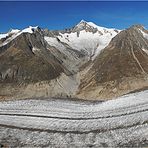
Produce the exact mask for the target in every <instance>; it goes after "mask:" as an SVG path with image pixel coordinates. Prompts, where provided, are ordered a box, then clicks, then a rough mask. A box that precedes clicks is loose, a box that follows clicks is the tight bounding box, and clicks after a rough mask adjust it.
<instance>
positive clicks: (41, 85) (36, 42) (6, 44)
mask: <svg viewBox="0 0 148 148" xmlns="http://www.w3.org/2000/svg"><path fill="white" fill-rule="evenodd" d="M147 39H148V31H147V30H146V29H145V28H144V27H142V26H141V25H134V26H131V27H130V28H128V29H124V30H122V31H121V30H117V29H114V28H113V29H108V28H105V27H100V26H96V25H95V24H94V23H92V22H86V21H84V20H82V21H81V22H79V23H78V24H77V25H75V26H74V27H72V28H71V29H66V30H62V31H50V30H47V29H41V28H40V27H38V26H36V27H32V26H30V27H28V28H25V29H23V30H11V31H10V32H8V33H6V34H0V61H1V62H0V88H1V90H0V96H6V98H7V97H8V96H10V98H27V97H41V96H44V97H48V96H50V97H61V96H62V97H71V96H72V97H78V98H82V99H90V98H91V99H108V98H113V97H116V96H120V95H122V94H126V93H129V92H130V91H134V90H137V89H141V88H142V87H147V84H148V83H147V73H148V65H147V60H148V56H147V55H148V54H147V53H148V52H147V51H148V40H147ZM121 65H122V66H121ZM128 81H132V83H131V85H130V84H128ZM134 81H137V82H134ZM144 81H145V82H144ZM137 83H141V84H140V85H139V86H138V84H137ZM120 85H121V86H120ZM126 85H128V87H125V86H126ZM119 86H120V87H121V89H119ZM2 98H3V97H2Z"/></svg>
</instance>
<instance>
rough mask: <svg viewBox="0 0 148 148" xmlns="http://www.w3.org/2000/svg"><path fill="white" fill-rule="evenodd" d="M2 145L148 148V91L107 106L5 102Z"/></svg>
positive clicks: (0, 112) (0, 119) (0, 114)
mask: <svg viewBox="0 0 148 148" xmlns="http://www.w3.org/2000/svg"><path fill="white" fill-rule="evenodd" d="M0 143H1V144H3V145H8V146H14V147H15V146H38V147H43V146H45V147H46V146H47V147H106V146H110V147H117V146H123V147H125V146H147V145H148V90H146V91H143V92H137V93H133V94H128V95H125V96H122V97H120V98H117V99H115V100H110V101H106V102H88V101H70V100H68V99H66V100H63V99H61V100H60V99H49V98H45V99H41V98H40V99H28V100H14V101H3V102H0Z"/></svg>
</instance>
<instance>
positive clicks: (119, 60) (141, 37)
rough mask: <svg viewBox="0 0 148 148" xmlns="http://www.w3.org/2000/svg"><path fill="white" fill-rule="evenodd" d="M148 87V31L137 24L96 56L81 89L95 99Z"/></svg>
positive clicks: (113, 40)
mask: <svg viewBox="0 0 148 148" xmlns="http://www.w3.org/2000/svg"><path fill="white" fill-rule="evenodd" d="M146 86H148V39H147V30H145V29H144V28H143V27H142V26H139V25H135V26H132V27H130V28H129V29H126V30H123V31H121V32H120V33H119V34H118V35H117V36H115V37H114V38H113V39H112V40H111V42H110V43H109V45H108V46H107V47H106V48H105V49H104V50H102V52H101V53H100V54H99V55H98V56H97V57H96V59H95V60H94V62H93V66H92V67H91V68H90V70H89V71H88V72H87V73H86V75H85V76H84V78H83V79H82V81H81V84H80V92H81V93H82V92H83V93H82V94H83V95H84V93H85V95H86V96H87V95H88V96H90V97H92V96H93V97H94V98H95V97H100V98H106V97H109V98H110V97H113V96H118V95H122V94H125V93H127V92H130V91H133V90H135V89H137V90H138V89H141V88H145V87H146ZM86 92H87V93H86ZM83 95H82V96H83ZM85 95H84V96H85Z"/></svg>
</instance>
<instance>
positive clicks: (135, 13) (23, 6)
mask: <svg viewBox="0 0 148 148" xmlns="http://www.w3.org/2000/svg"><path fill="white" fill-rule="evenodd" d="M81 19H83V20H86V21H91V22H94V23H96V24H97V25H99V26H105V27H114V28H117V29H123V28H127V27H129V26H131V25H133V24H143V25H144V26H145V27H146V28H148V2H146V1H145V2H144V1H143V2H133V1H132V2H128V1H124V2H119V1H118V2H117V1H116V2H109V1H108V2H107V1H104V2H103V1H102V2H101V1H98V2H96V1H86V2H85V1H73V2H72V1H65V2H60V1H59V2H51V1H48V2H47V1H46V2H45V1H44V2H33V1H32V2H29V1H28V2H27V1H26V2H21V1H20V2H14V1H13V2H11V1H9V2H4V1H3V2H2V1H1V2H0V32H6V31H8V30H9V29H10V28H18V29H23V28H25V27H27V26H29V25H32V26H40V27H42V28H48V29H51V30H53V29H64V28H70V27H72V26H74V25H75V24H77V23H78V22H79V21H80V20H81Z"/></svg>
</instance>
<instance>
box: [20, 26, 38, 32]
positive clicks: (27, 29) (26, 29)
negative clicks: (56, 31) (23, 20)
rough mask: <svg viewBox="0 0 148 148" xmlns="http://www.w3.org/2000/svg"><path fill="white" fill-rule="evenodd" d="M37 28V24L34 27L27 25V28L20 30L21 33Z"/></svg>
mask: <svg viewBox="0 0 148 148" xmlns="http://www.w3.org/2000/svg"><path fill="white" fill-rule="evenodd" d="M37 28H38V26H36V27H32V26H29V27H28V28H25V29H23V30H22V31H21V32H22V33H33V30H36V29H37Z"/></svg>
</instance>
